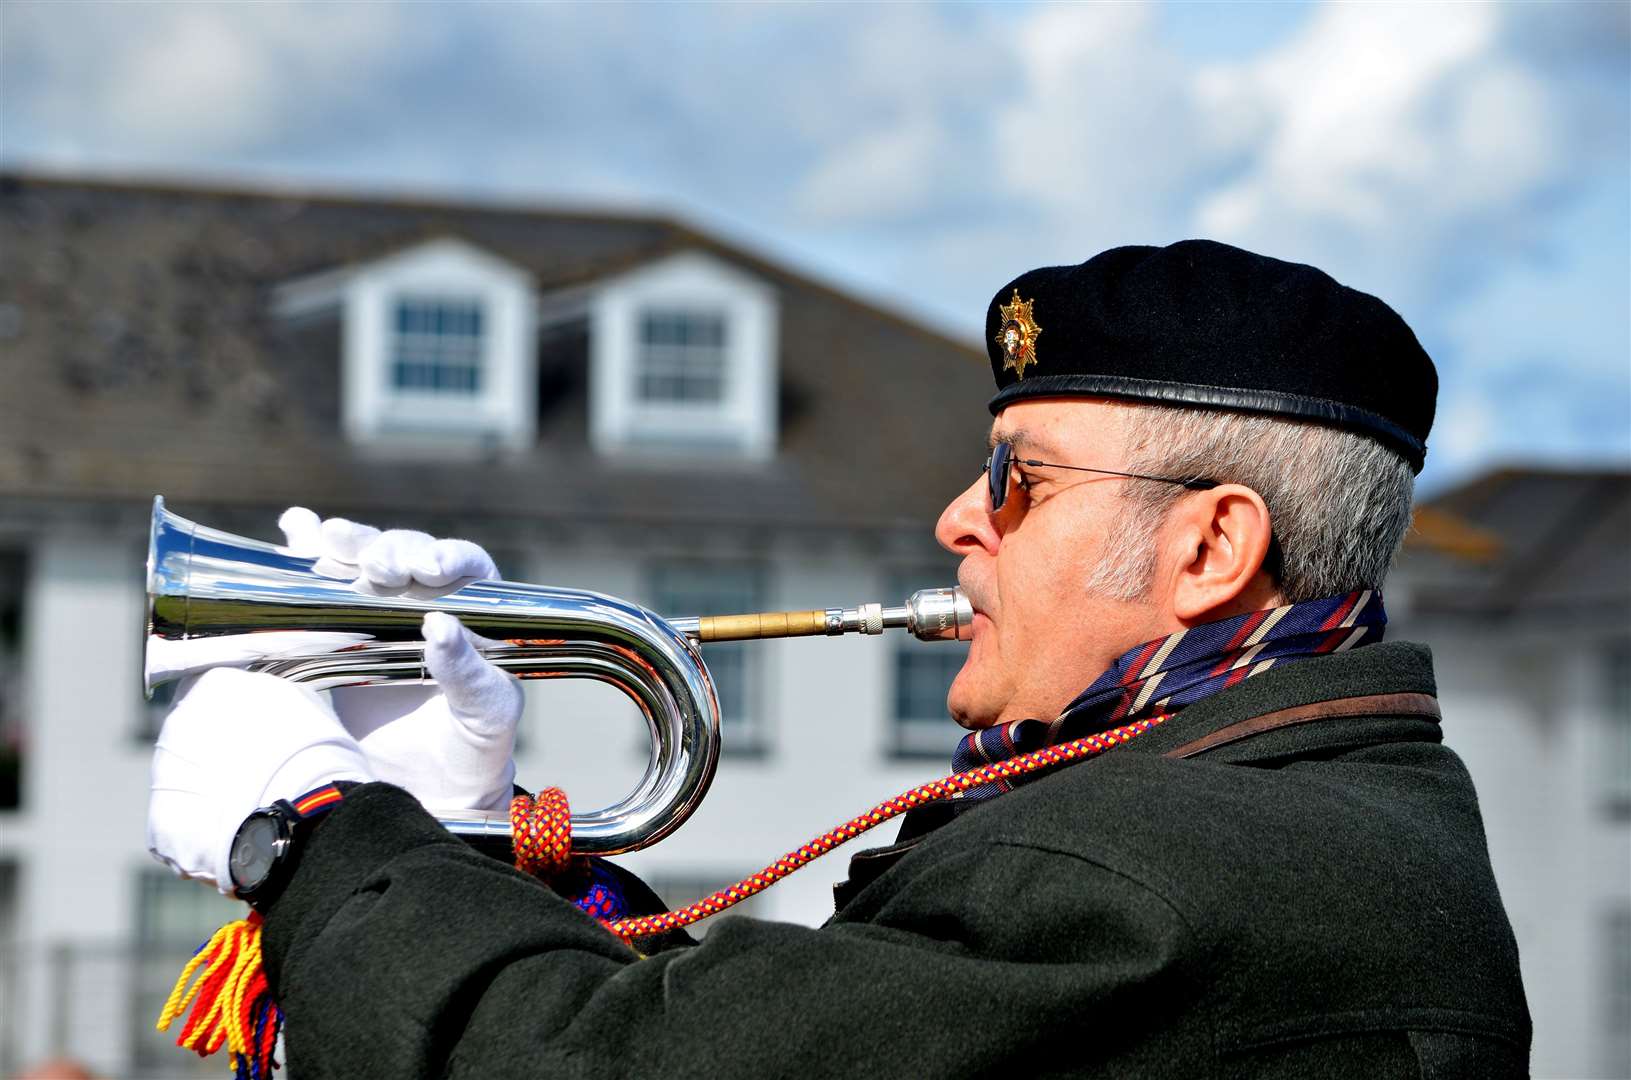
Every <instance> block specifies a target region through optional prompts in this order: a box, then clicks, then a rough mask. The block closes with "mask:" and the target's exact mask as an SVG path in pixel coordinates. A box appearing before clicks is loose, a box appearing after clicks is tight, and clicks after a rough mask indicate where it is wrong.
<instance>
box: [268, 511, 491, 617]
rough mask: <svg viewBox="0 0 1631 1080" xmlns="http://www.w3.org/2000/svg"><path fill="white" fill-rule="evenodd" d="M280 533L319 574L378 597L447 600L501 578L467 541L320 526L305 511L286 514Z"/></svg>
mask: <svg viewBox="0 0 1631 1080" xmlns="http://www.w3.org/2000/svg"><path fill="white" fill-rule="evenodd" d="M278 528H280V529H282V530H283V537H284V542H285V543H286V544H287V546H288V549H289V553H290V554H292V555H302V556H305V557H306V558H308V559H316V560H317V565H316V566H315V567H313V569H315V570H316V571H317V572H318V573H319V574H323V575H325V576H327V577H338V578H345V579H347V580H349V581H351V583H352V584H353V585H354V586H355V587H356V588H357V591H358V592H365V593H369V594H371V595H375V596H396V595H403V594H412V595H418V596H446V595H447V594H448V593H450V592H455V591H457V590H458V589H459V588H461V587H463V586H464V585H466V584H468V583H469V582H471V581H485V580H490V579H494V578H497V577H498V567H497V566H495V565H493V558H492V556H491V555H488V554H487V552H486V551H485V550H484V549H483V548H482V547H481V546H480V545H478V544H472V543H471V542H470V541H468V540H438V539H436V538H435V537H433V536H431V535H429V534H428V533H422V532H417V531H415V530H413V529H390V530H387V531H386V532H380V531H379V530H378V529H376V528H374V527H373V526H372V525H359V524H357V523H356V522H355V521H347V520H346V519H345V518H329V519H328V520H326V521H320V520H319V519H318V517H317V515H316V514H314V513H312V512H311V511H310V510H307V509H306V508H305V507H304V506H291V507H289V509H287V510H285V511H284V512H283V516H282V517H280V518H278Z"/></svg>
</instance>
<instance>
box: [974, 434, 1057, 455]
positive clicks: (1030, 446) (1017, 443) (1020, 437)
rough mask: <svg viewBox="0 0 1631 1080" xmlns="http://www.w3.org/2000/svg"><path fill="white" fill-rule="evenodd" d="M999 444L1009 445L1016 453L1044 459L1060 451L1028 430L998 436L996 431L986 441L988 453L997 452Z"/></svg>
mask: <svg viewBox="0 0 1631 1080" xmlns="http://www.w3.org/2000/svg"><path fill="white" fill-rule="evenodd" d="M998 443H1007V444H1008V445H1009V446H1012V447H1013V448H1014V450H1015V452H1016V453H1024V454H1027V455H1029V454H1040V455H1042V456H1043V457H1050V456H1056V455H1057V454H1058V451H1057V450H1056V449H1055V448H1054V446H1053V444H1052V443H1050V442H1048V441H1047V440H1046V439H1043V438H1039V437H1038V436H1036V435H1035V434H1033V433H1032V432H1031V431H1030V430H1029V429H1028V428H1013V429H1012V430H1009V431H1005V432H1003V433H1002V434H1001V435H998V434H997V433H996V431H995V430H993V431H992V432H991V434H990V435H989V436H987V437H986V440H985V448H986V452H987V453H989V452H990V451H992V450H995V449H996V447H997V444H998Z"/></svg>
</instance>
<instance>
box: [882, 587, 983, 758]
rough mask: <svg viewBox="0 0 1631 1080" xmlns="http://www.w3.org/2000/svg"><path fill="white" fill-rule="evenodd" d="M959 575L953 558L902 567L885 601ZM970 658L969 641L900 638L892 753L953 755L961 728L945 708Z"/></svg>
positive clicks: (902, 598)
mask: <svg viewBox="0 0 1631 1080" xmlns="http://www.w3.org/2000/svg"><path fill="white" fill-rule="evenodd" d="M956 580H957V569H956V566H955V564H951V563H948V564H945V565H935V564H929V565H925V566H922V567H917V568H914V569H910V570H903V571H898V572H896V573H893V574H891V575H890V576H889V582H888V585H887V586H886V588H887V589H888V593H887V595H886V596H885V602H886V603H890V604H899V603H902V602H903V601H905V599H906V598H907V597H908V596H910V595H911V594H912V593H914V592H916V591H917V590H919V589H931V588H940V587H943V586H946V585H950V584H952V583H953V582H955V581H956ZM966 659H968V644H967V643H966V642H956V641H918V640H917V639H916V638H914V637H912V636H911V635H909V634H901V635H899V636H898V637H897V638H896V639H895V663H894V670H893V672H892V674H893V676H894V686H893V691H892V696H893V700H892V701H891V703H890V704H891V709H890V715H891V717H892V725H891V726H892V731H893V738H892V740H891V747H890V749H891V752H892V753H894V754H896V755H899V756H903V757H925V758H935V759H939V760H949V759H950V757H951V752H952V747H953V746H954V745H955V744H956V742H957V737H958V736H959V735H960V734H961V731H960V729H959V728H958V727H957V725H956V724H954V723H952V721H951V716H950V714H949V713H948V712H947V711H946V694H947V692H948V691H949V690H950V689H951V683H952V680H953V679H954V678H956V677H957V672H958V671H960V670H961V669H962V666H963V661H965V660H966Z"/></svg>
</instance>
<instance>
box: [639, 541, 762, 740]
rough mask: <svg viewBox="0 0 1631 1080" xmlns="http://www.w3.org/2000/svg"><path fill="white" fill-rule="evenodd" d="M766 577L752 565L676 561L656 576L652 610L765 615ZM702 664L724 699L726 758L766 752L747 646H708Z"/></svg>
mask: <svg viewBox="0 0 1631 1080" xmlns="http://www.w3.org/2000/svg"><path fill="white" fill-rule="evenodd" d="M763 581H764V574H763V572H762V570H761V568H760V567H758V566H757V565H755V564H752V563H724V562H703V561H675V562H663V563H658V564H657V565H655V566H654V567H653V568H652V572H651V582H652V588H651V597H652V602H651V607H652V608H654V609H655V610H656V611H657V613H658V614H659V615H668V616H680V615H734V614H739V613H742V612H748V611H762V610H764V606H765V605H764V592H765V590H764V585H763ZM702 657H703V660H704V661H705V662H706V663H707V665H708V670H709V671H710V672H711V673H712V674H713V677H714V691H715V693H716V694H718V696H719V710H720V729H721V732H722V734H723V736H724V742H723V747H722V749H723V750H724V752H726V753H743V752H749V753H756V752H759V751H762V750H763V749H764V746H765V743H766V734H767V733H766V727H767V725H766V724H765V722H764V721H765V718H764V715H763V707H762V704H761V700H760V697H761V695H760V693H759V687H758V684H757V677H758V673H757V669H756V668H757V666H756V665H755V664H754V662H753V656H752V653H751V652H750V651H749V645H748V643H746V642H722V643H719V644H715V645H708V646H705V647H704V648H703V650H702Z"/></svg>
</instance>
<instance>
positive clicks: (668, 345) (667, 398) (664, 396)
mask: <svg viewBox="0 0 1631 1080" xmlns="http://www.w3.org/2000/svg"><path fill="white" fill-rule="evenodd" d="M638 363H639V371H638V375H637V380H638V381H637V389H638V393H639V397H640V400H641V401H643V402H666V403H675V404H680V403H695V404H698V405H707V406H717V405H718V404H719V403H720V402H721V401H723V400H724V397H725V378H726V374H727V372H726V353H725V314H724V312H721V311H664V310H661V309H648V310H647V311H646V313H645V314H644V315H643V316H642V317H641V319H640V358H639V361H638Z"/></svg>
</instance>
